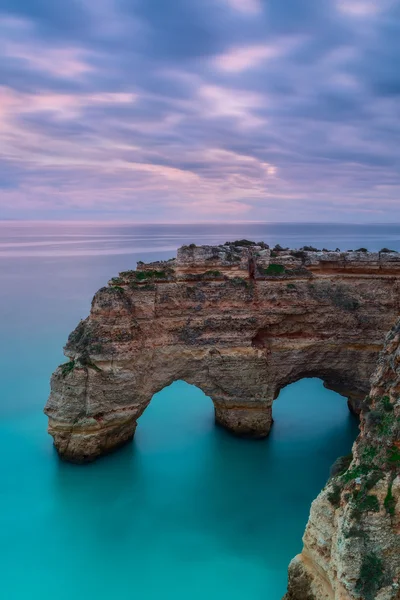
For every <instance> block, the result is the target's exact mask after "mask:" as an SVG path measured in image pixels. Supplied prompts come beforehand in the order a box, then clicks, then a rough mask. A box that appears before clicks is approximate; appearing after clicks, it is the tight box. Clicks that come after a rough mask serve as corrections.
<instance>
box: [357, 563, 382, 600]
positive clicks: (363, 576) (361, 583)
mask: <svg viewBox="0 0 400 600" xmlns="http://www.w3.org/2000/svg"><path fill="white" fill-rule="evenodd" d="M382 583H383V562H382V560H381V559H380V558H379V557H378V556H377V555H376V554H375V553H373V552H371V553H370V554H366V555H365V556H364V557H363V561H362V564H361V568H360V574H359V578H358V581H357V584H356V588H355V589H356V592H357V593H358V594H361V597H362V598H364V600H374V599H375V597H376V593H377V591H378V590H379V588H380V587H381V586H382Z"/></svg>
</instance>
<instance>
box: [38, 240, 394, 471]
mask: <svg viewBox="0 0 400 600" xmlns="http://www.w3.org/2000/svg"><path fill="white" fill-rule="evenodd" d="M399 285H400V255H399V254H396V253H390V252H385V253H376V254H374V253H366V252H314V251H307V250H301V251H290V250H282V249H280V250H276V249H275V250H274V251H271V250H270V249H269V248H268V246H267V245H266V244H264V243H260V244H249V243H248V242H246V241H245V240H244V241H241V242H235V243H232V244H229V243H228V244H225V245H222V246H200V247H197V246H195V245H190V246H184V247H183V248H180V249H179V250H178V254H177V257H176V259H171V260H169V261H163V262H157V263H152V264H147V265H145V264H143V263H139V264H138V267H137V270H136V271H128V272H123V273H120V275H119V277H115V278H114V279H112V280H111V281H110V282H109V285H108V287H104V288H102V289H100V290H99V291H98V292H97V293H96V294H95V296H94V298H93V301H92V307H91V312H90V315H89V317H88V318H87V319H85V320H84V321H81V322H80V323H79V325H78V326H77V328H76V329H75V331H73V332H72V333H71V335H70V336H69V339H68V342H67V345H66V347H65V354H66V356H67V357H68V358H69V362H67V363H65V364H64V365H61V366H60V367H58V369H57V370H56V371H55V373H54V374H53V377H52V380H51V394H50V398H49V400H48V403H47V405H46V409H45V412H46V414H47V415H48V417H49V432H50V433H51V435H52V436H53V437H54V443H55V446H56V448H57V450H58V452H59V454H60V455H61V456H62V457H63V458H65V459H67V460H71V461H75V462H85V461H90V460H93V459H95V458H96V457H98V456H101V455H102V454H105V453H106V452H109V451H110V450H113V449H114V448H116V447H118V446H119V445H121V444H123V443H125V442H126V441H128V440H129V439H131V438H132V436H133V435H134V432H135V428H136V425H137V419H138V418H139V417H140V415H141V414H142V412H143V411H144V410H145V408H146V406H147V405H148V404H149V402H150V400H151V398H152V396H153V395H154V394H155V393H156V392H158V391H159V390H161V389H162V388H163V387H165V386H167V385H169V384H170V383H172V382H173V381H175V380H178V379H182V380H185V381H187V382H188V383H192V384H195V385H197V386H198V387H200V388H201V389H202V390H203V391H204V392H205V393H206V394H207V395H208V396H209V397H210V398H211V399H212V401H213V403H214V406H215V418H216V421H217V422H218V423H219V424H221V425H222V426H224V427H226V428H227V429H229V430H231V431H232V432H234V433H236V434H238V435H243V436H251V437H263V436H266V435H267V434H268V432H269V429H270V427H271V423H272V403H273V400H274V399H275V398H276V397H277V395H278V394H279V391H280V390H281V389H282V387H284V386H286V385H287V384H289V383H292V382H294V381H296V380H298V379H300V378H302V377H307V376H315V377H320V378H321V379H323V380H324V382H325V385H326V386H327V387H330V388H331V389H333V390H336V391H338V392H339V393H341V394H342V395H344V396H346V397H347V398H348V399H349V406H350V407H351V409H352V410H354V411H355V412H358V411H359V407H360V403H361V401H362V399H363V398H364V397H365V395H366V393H367V392H368V390H369V380H370V376H371V374H372V373H373V371H374V368H375V365H376V360H377V357H378V353H379V351H380V350H381V348H382V344H383V340H384V337H385V335H386V332H387V331H388V330H389V329H390V328H391V327H392V325H393V323H394V322H395V320H396V318H397V316H398V314H399V312H400V311H399V299H400V294H399V289H400V288H399Z"/></svg>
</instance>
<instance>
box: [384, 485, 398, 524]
mask: <svg viewBox="0 0 400 600" xmlns="http://www.w3.org/2000/svg"><path fill="white" fill-rule="evenodd" d="M383 504H384V507H385V510H386V512H387V514H388V515H390V516H391V517H393V515H394V513H395V508H396V500H395V499H394V496H393V493H392V481H391V482H390V483H389V487H388V491H387V494H386V497H385V500H384V501H383Z"/></svg>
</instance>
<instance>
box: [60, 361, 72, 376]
mask: <svg viewBox="0 0 400 600" xmlns="http://www.w3.org/2000/svg"><path fill="white" fill-rule="evenodd" d="M74 368H75V361H74V360H70V361H69V362H67V363H64V364H63V365H61V374H62V376H63V377H65V376H66V375H68V373H71V372H72V371H73V370H74Z"/></svg>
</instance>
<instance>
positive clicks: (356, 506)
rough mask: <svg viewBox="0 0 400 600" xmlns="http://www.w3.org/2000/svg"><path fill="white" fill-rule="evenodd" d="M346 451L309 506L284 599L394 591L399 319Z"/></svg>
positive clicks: (399, 533) (394, 594) (399, 589)
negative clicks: (354, 437)
mask: <svg viewBox="0 0 400 600" xmlns="http://www.w3.org/2000/svg"><path fill="white" fill-rule="evenodd" d="M360 430H361V433H360V435H359V437H358V439H357V440H356V442H355V444H354V446H353V452H352V455H350V456H349V457H343V458H341V459H339V460H338V461H337V462H336V463H335V465H334V467H333V469H332V477H331V479H330V480H329V482H328V484H327V486H326V487H325V489H324V490H323V491H322V492H321V493H320V494H319V496H318V497H317V499H316V500H315V501H314V502H313V504H312V507H311V513H310V518H309V521H308V524H307V528H306V532H305V534H304V538H303V541H304V548H303V551H302V553H301V554H300V555H299V556H297V557H296V558H294V559H293V561H292V562H291V564H290V567H289V587H288V593H287V595H286V596H285V600H398V599H399V598H400V321H399V322H398V323H397V325H396V326H395V327H394V328H393V330H392V331H391V332H390V334H389V335H388V337H387V339H386V344H385V348H384V351H383V352H382V354H381V356H380V359H379V363H378V368H377V371H376V373H375V375H374V377H373V380H372V389H371V392H370V395H369V396H367V398H366V400H365V402H364V403H363V408H362V413H361V427H360Z"/></svg>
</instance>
